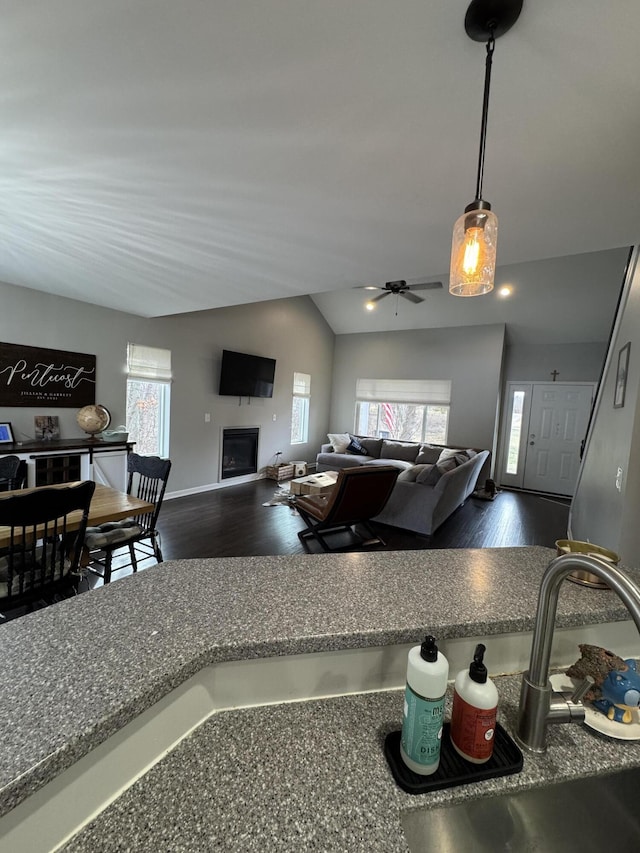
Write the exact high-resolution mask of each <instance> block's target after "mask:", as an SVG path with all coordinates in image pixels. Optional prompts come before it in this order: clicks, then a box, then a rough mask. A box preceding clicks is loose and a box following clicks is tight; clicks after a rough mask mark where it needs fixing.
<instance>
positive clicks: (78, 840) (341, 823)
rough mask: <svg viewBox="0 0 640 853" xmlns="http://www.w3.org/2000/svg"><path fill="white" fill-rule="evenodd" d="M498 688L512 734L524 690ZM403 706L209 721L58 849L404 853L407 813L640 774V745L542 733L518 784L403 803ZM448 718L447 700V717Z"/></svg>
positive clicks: (567, 731) (345, 702)
mask: <svg viewBox="0 0 640 853" xmlns="http://www.w3.org/2000/svg"><path fill="white" fill-rule="evenodd" d="M495 683H496V686H497V687H498V690H499V694H500V710H499V719H500V721H501V723H502V725H503V726H504V727H505V728H507V730H511V731H513V726H514V724H515V720H516V716H517V706H518V696H519V687H520V679H519V677H516V676H505V677H500V678H496V679H495ZM402 701H403V694H402V691H399V690H393V691H388V692H383V693H375V694H360V695H355V696H344V697H341V698H336V699H324V700H318V701H311V702H298V703H287V704H280V705H273V706H268V707H262V708H249V709H243V710H240V711H229V712H224V713H220V714H217V715H215V716H214V717H212V718H211V719H209V720H208V721H207V722H205V723H204V724H203V725H202V726H201V727H200V728H199V729H197V730H196V731H195V732H194V733H193V734H192V735H191V736H190V737H188V738H187V739H185V740H184V741H183V742H182V743H180V744H179V745H178V746H177V747H176V749H175V750H174V751H173V752H171V753H170V754H169V755H168V756H167V757H166V758H164V759H163V760H162V761H161V762H160V763H159V764H157V765H156V766H155V767H153V768H152V769H151V770H150V771H149V772H148V773H147V774H146V775H145V776H144V777H143V778H142V779H140V780H138V781H137V782H136V783H135V784H134V785H133V786H132V787H131V788H130V789H129V790H127V791H126V792H125V793H124V794H123V795H122V796H121V797H120V798H119V799H118V800H117V801H116V802H114V803H113V804H112V805H111V806H109V808H107V809H106V810H105V811H104V812H103V813H102V814H101V815H100V816H99V817H98V818H97V819H96V820H94V821H93V822H92V823H91V824H89V825H88V826H87V827H85V828H84V829H83V830H82V831H81V832H80V833H79V834H78V835H76V836H75V837H74V838H73V839H72V840H71V841H70V842H69V843H68V844H67V845H65V847H64V848H63V849H64V851H65V853H117V852H118V853H119V851H125V850H127V851H128V850H131V851H142V850H171V851H172V853H182V851H185V853H186V851H189V853H196V851H212V850H224V851H226V853H235V851H237V853H241V851H242V853H245V851H252V850H256V851H257V850H260V851H273V853H298V851H300V850H305V851H307V850H317V851H322V853H345V851H347V850H348V851H367V853H368V851H383V850H384V851H385V853H396V851H397V853H406V851H407V845H406V842H405V839H404V833H403V829H402V823H401V816H402V814H403V813H404V812H407V811H409V810H413V809H437V808H438V807H441V806H448V805H454V804H456V803H459V802H462V801H464V800H467V799H471V798H473V799H477V798H479V797H490V796H495V795H499V794H506V793H515V792H517V791H521V790H525V789H527V788H531V787H535V786H538V785H540V784H551V783H553V782H560V781H563V780H565V779H573V778H575V777H577V776H588V775H596V774H605V773H607V772H608V771H615V770H617V769H620V768H625V767H639V766H640V742H632V743H630V742H628V741H619V740H611V739H608V738H605V737H603V736H602V735H599V734H597V733H596V732H594V731H593V730H591V729H589V728H587V727H586V726H585V725H582V724H566V725H565V724H562V725H556V726H552V727H551V728H550V732H549V736H548V744H549V747H548V750H547V753H546V754H545V755H544V756H535V757H530V756H528V755H525V757H524V766H523V769H522V771H521V772H520V773H518V774H515V775H511V776H503V777H500V778H496V779H490V780H487V781H483V782H476V783H473V784H469V785H462V786H459V787H453V788H448V789H444V790H441V791H435V792H433V793H429V794H420V795H411V794H407V793H405V792H404V791H403V790H402V789H401V788H399V787H398V786H397V785H396V783H395V781H394V779H393V776H392V774H391V771H390V769H389V767H388V765H387V762H386V759H385V757H384V754H383V744H384V738H385V736H386V734H387V733H388V732H390V731H393V730H394V729H399V728H400V725H401V720H402ZM450 707H451V695H450V692H449V698H448V712H447V713H448V715H449V714H450ZM505 849H506V848H505Z"/></svg>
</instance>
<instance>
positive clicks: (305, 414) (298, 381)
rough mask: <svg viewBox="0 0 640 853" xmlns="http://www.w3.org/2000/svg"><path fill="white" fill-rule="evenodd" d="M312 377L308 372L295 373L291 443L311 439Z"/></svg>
mask: <svg viewBox="0 0 640 853" xmlns="http://www.w3.org/2000/svg"><path fill="white" fill-rule="evenodd" d="M310 397H311V377H310V376H309V374H308V373H294V374H293V403H292V405H291V444H304V443H305V442H307V441H308V440H309V399H310Z"/></svg>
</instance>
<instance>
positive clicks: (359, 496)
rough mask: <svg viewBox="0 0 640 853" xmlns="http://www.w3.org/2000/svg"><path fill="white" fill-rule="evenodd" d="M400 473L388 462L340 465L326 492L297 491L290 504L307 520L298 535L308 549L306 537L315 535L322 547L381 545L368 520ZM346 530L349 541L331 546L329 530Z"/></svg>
mask: <svg viewBox="0 0 640 853" xmlns="http://www.w3.org/2000/svg"><path fill="white" fill-rule="evenodd" d="M399 473H400V471H399V469H398V468H394V467H393V466H391V465H379V466H369V465H361V466H359V467H357V468H342V470H341V471H340V472H339V473H338V479H337V481H336V484H335V486H334V487H333V489H332V490H331V491H330V492H329V494H326V495H298V496H296V497H295V498H294V499H293V506H294V507H295V508H296V509H297V511H298V512H299V513H300V515H301V516H302V518H303V520H304V521H305V523H306V524H307V527H305V529H304V530H301V531H300V532H299V533H298V538H299V539H300V541H301V542H302V544H303V545H304V547H305V549H306V550H307V551H308V550H309V547H308V540H309V539H315V540H316V541H317V542H318V543H319V544H320V547H321V548H322V550H323V551H333V550H342V551H345V550H350V549H351V548H354V547H362V546H363V545H374V544H376V545H384V544H385V543H384V540H383V539H382V538H381V537H380V536H379V535H378V534H377V533H376V532H375V531H374V530H373V528H372V527H371V525H370V524H369V520H370V519H371V518H373V517H374V516H376V515H378V513H379V512H381V511H382V509H383V508H384V505H385V504H386V502H387V501H388V500H389V496H390V495H391V492H392V490H393V487H394V485H395V482H396V480H397V478H398V474H399ZM356 525H360V526H361V527H363V528H364V530H365V531H366V533H367V535H368V537H369V538H368V539H365V537H363V536H361V535H360V534H359V533H358V531H357V529H356ZM339 532H343V533H344V532H348V533H350V534H351V537H350V538H351V542H350V543H349V544H347V545H346V546H342V547H341V548H334V547H333V539H330V538H328V537H329V535H330V534H334V533H339Z"/></svg>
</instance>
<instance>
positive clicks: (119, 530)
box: [84, 453, 171, 584]
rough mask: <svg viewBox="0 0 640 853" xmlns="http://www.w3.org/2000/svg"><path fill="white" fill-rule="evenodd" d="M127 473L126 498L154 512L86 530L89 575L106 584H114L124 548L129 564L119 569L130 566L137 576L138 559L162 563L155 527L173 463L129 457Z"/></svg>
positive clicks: (158, 533) (145, 457)
mask: <svg viewBox="0 0 640 853" xmlns="http://www.w3.org/2000/svg"><path fill="white" fill-rule="evenodd" d="M127 471H128V477H127V494H128V495H135V496H136V497H138V498H140V500H144V501H146V502H147V503H152V504H153V510H151V511H149V512H148V513H146V514H145V515H138V516H136V517H135V518H125V519H123V520H121V521H107V522H105V523H104V524H100V525H98V526H97V527H88V528H87V531H86V535H85V540H84V544H85V549H86V550H87V551H88V552H89V571H90V572H91V573H92V574H95V575H98V576H99V577H101V578H102V579H103V580H104V583H105V584H107V583H110V582H111V572H112V565H113V554H114V552H115V551H117V550H119V549H121V548H124V547H127V548H128V549H129V561H128V562H126V563H124V564H122V565H119V566H118V568H125V567H127V566H131V567H132V568H133V571H134V572H137V571H138V558H141V559H145V558H147V557H155V558H156V561H157V562H158V563H161V562H162V549H161V547H160V531H159V530H158V529H157V526H156V525H157V521H158V515H159V514H160V508H161V506H162V500H163V498H164V493H165V490H166V487H167V480H168V479H169V472H170V471H171V460H170V459H161V458H160V457H159V456H139V455H138V454H137V453H130V454H129V455H128V457H127Z"/></svg>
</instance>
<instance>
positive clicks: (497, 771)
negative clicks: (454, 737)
mask: <svg viewBox="0 0 640 853" xmlns="http://www.w3.org/2000/svg"><path fill="white" fill-rule="evenodd" d="M450 727H451V724H450V723H445V724H444V728H443V730H442V746H441V748H440V764H439V766H438V769H437V770H436V772H435V773H432V774H431V775H430V776H420V775H419V774H418V773H414V772H413V770H409V768H408V767H407V765H406V764H405V763H404V761H403V760H402V756H401V755H400V734H401V732H400V731H394V732H389V734H388V735H387V736H386V738H385V741H384V754H385V756H386V758H387V761H388V762H389V767H390V768H391V772H392V774H393V778H394V779H395V780H396V782H397V783H398V785H399V786H400V787H401V788H402V789H403V790H404V791H406V792H407V793H408V794H426V793H428V792H429V791H439V790H441V789H442V788H454V787H455V786H456V785H466V784H468V783H469V782H481V781H482V780H483V779H495V778H496V777H497V776H508V775H510V774H511V773H519V772H520V771H521V770H522V753H521V752H520V750H519V749H518V746H517V745H516V743H515V742H514V741H513V739H512V738H511V736H510V735H508V734H507V732H506V731H505V730H504V729H503V728H502V726H501V725H500V723H497V724H496V733H495V735H494V745H493V755H492V756H491V758H490V759H489V760H488V761H486V762H485V763H484V764H472V763H471V762H470V761H465V759H464V758H462V757H461V756H460V755H458V753H457V752H456V751H455V749H454V748H453V745H452V743H451V737H450V736H449V729H450Z"/></svg>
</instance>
